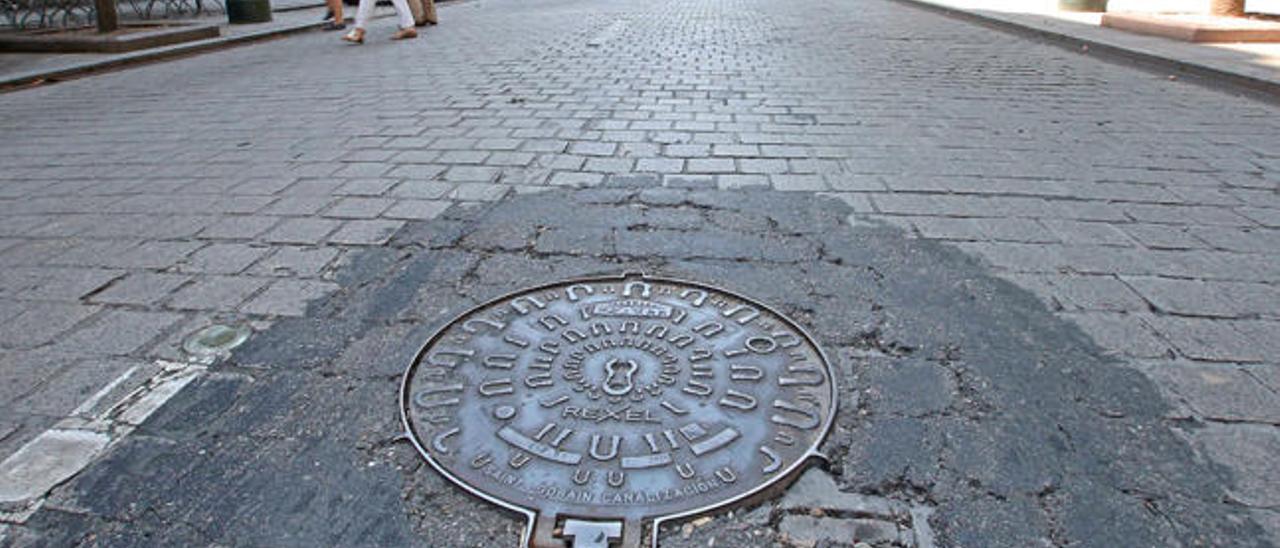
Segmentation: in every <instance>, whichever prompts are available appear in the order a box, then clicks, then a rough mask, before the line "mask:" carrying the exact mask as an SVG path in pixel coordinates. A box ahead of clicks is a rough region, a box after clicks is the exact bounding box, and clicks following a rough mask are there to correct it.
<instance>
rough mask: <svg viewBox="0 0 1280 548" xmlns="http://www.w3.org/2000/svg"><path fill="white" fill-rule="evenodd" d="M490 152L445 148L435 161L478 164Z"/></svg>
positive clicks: (481, 162) (486, 157) (454, 163)
mask: <svg viewBox="0 0 1280 548" xmlns="http://www.w3.org/2000/svg"><path fill="white" fill-rule="evenodd" d="M490 154H491V153H490V152H489V151H486V150H446V151H444V152H443V153H441V154H440V158H439V159H438V160H437V163H441V164H453V165H459V164H471V165H480V164H483V163H484V161H485V160H487V159H488V158H489V155H490Z"/></svg>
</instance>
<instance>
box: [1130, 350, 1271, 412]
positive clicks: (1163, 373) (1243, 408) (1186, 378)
mask: <svg viewBox="0 0 1280 548" xmlns="http://www.w3.org/2000/svg"><path fill="white" fill-rule="evenodd" d="M1259 367H1261V366H1259ZM1143 372H1145V373H1146V374H1147V375H1148V376H1150V377H1151V378H1152V379H1154V380H1156V381H1157V386H1160V387H1162V388H1164V389H1165V391H1166V393H1169V394H1171V395H1173V396H1174V398H1176V399H1181V400H1183V402H1185V403H1186V404H1187V405H1188V406H1189V407H1190V408H1191V409H1192V410H1194V411H1195V412H1196V413H1197V414H1198V416H1199V418H1202V419H1211V420H1217V421H1232V422H1240V421H1248V422H1265V423H1272V424H1277V423H1280V394H1277V393H1276V392H1273V391H1272V390H1270V389H1269V388H1268V387H1266V386H1265V385H1263V384H1262V383H1261V382H1259V381H1258V380H1257V379H1256V378H1254V377H1253V376H1251V375H1249V374H1248V373H1247V372H1246V370H1245V369H1244V368H1241V367H1234V366H1229V365H1224V364H1209V365H1203V364H1196V363H1187V362H1172V363H1157V364H1152V365H1150V366H1148V367H1144V368H1143Z"/></svg>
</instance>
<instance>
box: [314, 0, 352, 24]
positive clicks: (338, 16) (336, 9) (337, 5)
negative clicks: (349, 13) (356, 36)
mask: <svg viewBox="0 0 1280 548" xmlns="http://www.w3.org/2000/svg"><path fill="white" fill-rule="evenodd" d="M325 3H326V4H329V13H326V14H325V15H324V20H325V21H327V22H326V23H325V24H324V26H323V27H320V28H321V29H323V30H342V29H345V28H347V18H346V17H345V16H343V14H342V0H326V2H325Z"/></svg>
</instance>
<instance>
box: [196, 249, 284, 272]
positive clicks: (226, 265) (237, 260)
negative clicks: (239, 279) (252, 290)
mask: <svg viewBox="0 0 1280 548" xmlns="http://www.w3.org/2000/svg"><path fill="white" fill-rule="evenodd" d="M270 251H271V249H270V248H268V247H266V246H263V245H251V244H241V243H215V244H210V245H209V246H208V247H205V248H202V249H200V250H199V251H196V252H195V253H192V254H191V256H189V257H187V258H186V259H185V260H183V261H182V263H180V264H179V265H178V270H179V271H181V272H187V273H202V274H239V273H241V272H244V271H245V269H247V268H249V265H252V264H253V263H254V262H256V261H258V259H261V258H262V257H264V256H266V255H267V253H269V252H270Z"/></svg>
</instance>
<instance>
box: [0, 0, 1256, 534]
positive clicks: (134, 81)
mask: <svg viewBox="0 0 1280 548" xmlns="http://www.w3.org/2000/svg"><path fill="white" fill-rule="evenodd" d="M441 19H442V24H441V25H440V26H438V27H432V28H430V29H428V30H427V31H426V32H424V34H423V37H422V38H421V39H419V40H416V41H411V42H407V43H391V42H387V41H385V40H383V38H384V37H383V36H381V35H380V34H379V33H380V32H382V31H386V32H385V34H389V32H390V30H391V25H390V23H388V22H387V21H386V20H378V21H377V22H376V24H375V26H374V28H373V29H371V32H370V41H369V43H368V44H366V45H365V46H363V47H344V46H343V45H342V44H338V43H336V37H334V36H332V35H328V34H315V35H305V36H299V37H294V38H289V39H287V40H280V41H274V42H268V43H264V44H258V45H252V46H246V47H241V48H236V49H231V50H226V51H221V52H217V53H212V54H208V55H203V56H199V57H193V58H188V59H182V60H177V61H173V62H169V63H164V64H157V65H151V66H146V67H140V68H136V69H131V70H128V71H123V72H117V73H111V74H104V75H99V76H94V77H91V78H86V79H82V80H76V81H71V82H65V83H60V84H57V85H53V86H47V87H38V88H33V89H28V90H23V91H19V92H14V93H10V94H6V95H5V96H4V104H5V106H4V108H3V109H0V131H3V133H4V135H6V136H7V137H9V139H7V140H6V142H7V143H9V144H8V145H7V146H6V147H5V149H4V150H2V151H0V161H2V162H3V165H4V166H5V168H4V170H3V171H0V378H2V379H3V383H0V387H2V388H0V406H2V408H3V409H4V410H5V411H6V413H5V415H4V417H3V418H0V455H3V456H9V455H11V454H13V453H14V452H15V451H16V450H17V449H18V448H19V447H21V446H23V445H24V444H26V443H28V442H29V441H30V440H32V439H33V438H35V437H36V436H37V435H38V434H40V432H42V431H44V430H45V429H47V428H49V427H51V426H53V425H54V424H55V423H57V421H59V420H62V419H64V418H66V417H68V416H70V415H72V414H74V413H77V412H78V411H77V407H79V406H80V405H81V402H83V401H84V400H85V399H86V398H88V397H89V396H90V395H92V394H94V393H96V392H98V391H99V390H100V389H102V388H103V387H104V386H106V385H107V384H108V383H110V382H112V381H113V379H116V378H118V377H119V376H120V375H121V374H122V373H123V372H126V371H131V370H134V369H132V368H135V367H141V368H145V367H154V366H155V365H154V364H155V363H157V361H175V362H182V361H186V360H189V359H190V357H189V356H187V355H185V354H184V353H183V352H182V351H181V348H180V347H181V342H182V341H183V340H184V339H185V338H186V337H187V336H189V335H190V334H191V333H192V332H194V331H196V330H198V329H199V328H201V327H204V326H206V325H209V324H211V323H234V322H246V323H248V324H250V325H252V326H253V327H254V329H255V333H254V334H253V336H252V337H250V339H249V341H248V342H247V343H246V344H245V345H244V346H242V347H240V348H238V349H237V350H235V352H234V353H233V354H232V355H231V356H230V357H229V358H228V359H226V360H224V361H221V362H219V363H217V364H215V365H213V366H212V367H210V369H209V370H208V372H207V373H205V374H204V375H203V376H201V377H200V378H199V379H197V380H196V381H194V382H193V383H192V384H191V385H189V386H188V387H187V388H185V389H184V390H183V391H182V392H180V393H179V394H178V395H177V396H175V397H174V398H173V399H171V400H169V402H168V403H167V404H166V405H165V406H163V407H161V408H160V409H159V411H157V412H156V413H155V414H154V415H152V416H151V417H150V418H148V419H147V420H146V421H144V422H143V423H142V424H141V425H140V426H139V427H138V428H137V429H136V431H134V432H132V433H131V434H129V435H128V436H125V437H123V438H121V439H120V440H119V441H118V443H115V444H114V445H112V446H111V447H110V448H109V450H108V451H106V453H105V454H104V455H102V456H101V457H100V458H99V459H98V460H97V461H96V462H94V463H93V464H91V465H90V466H89V467H88V468H87V469H85V470H84V471H83V472H81V473H80V474H78V475H77V476H75V477H74V478H72V479H70V480H69V481H66V482H64V483H62V484H61V485H59V486H58V487H56V488H55V489H53V490H52V492H51V493H50V494H49V495H48V497H47V500H45V501H44V503H43V506H42V507H41V508H40V509H39V510H38V511H36V512H35V513H34V514H33V515H30V516H29V517H18V516H14V515H9V514H4V515H3V516H0V519H3V520H5V522H6V524H5V525H3V526H2V527H0V539H3V543H4V544H7V545H18V546H27V545H156V544H205V545H210V544H218V545H271V546H289V545H316V544H321V545H381V546H385V545H459V546H462V545H468V546H492V545H512V544H515V543H516V541H517V540H518V539H519V534H520V531H521V529H522V526H523V524H522V523H520V521H519V520H518V519H517V518H516V516H512V515H509V514H506V513H502V512H499V511H497V510H496V509H494V508H492V507H490V506H488V505H486V504H483V503H481V502H480V501H477V500H475V499H473V498H471V497H469V496H466V495H465V494H464V493H463V492H461V491H460V490H458V489H456V488H454V487H453V486H451V485H450V484H448V483H447V482H446V481H445V480H443V479H442V478H441V477H439V476H438V475H436V474H435V473H434V472H433V471H431V470H430V469H429V468H428V467H427V466H425V464H424V463H423V462H422V460H421V458H420V457H419V456H418V455H417V454H416V453H415V452H414V451H413V449H412V447H411V446H409V445H408V444H406V443H405V442H404V441H402V440H399V439H398V436H399V434H400V430H401V426H400V424H399V420H398V415H397V412H398V408H397V393H396V391H397V389H398V386H399V384H398V383H399V377H400V375H401V374H402V373H403V371H404V368H405V367H406V366H407V365H408V364H409V361H410V360H411V359H412V357H413V355H414V353H416V351H417V350H418V349H419V347H420V346H421V344H422V343H423V342H425V341H426V339H427V338H428V337H429V336H430V334H431V333H432V332H433V331H434V330H435V329H436V328H438V327H440V326H441V325H443V323H444V322H447V321H448V320H449V319H450V318H452V317H454V316H455V315H457V314H459V313H461V312H462V311H464V310H466V309H467V308H468V307H470V306H472V305H474V304H478V303H480V302H483V301H485V300H487V299H489V298H492V297H494V296H497V295H501V294H504V293H507V292H509V291H512V290H514V289H517V288H519V287H523V286H526V285H533V284H539V283H547V282H553V281H557V280H560V279H563V278H566V277H570V276H578V275H587V274H616V273H621V272H625V271H645V272H648V273H652V274H661V275H669V276H675V277H684V278H689V279H695V280H698V281H702V282H706V283H712V284H717V285H720V286H724V287H726V288H729V289H731V290H734V291H737V292H739V293H742V294H745V295H748V296H751V297H753V298H755V299H758V300H760V301H762V302H765V303H767V304H769V305H771V306H775V307H777V308H778V309H780V310H781V311H782V312H784V313H786V314H787V315H789V316H790V317H791V318H793V319H795V320H796V321H797V322H799V323H800V324H802V325H804V326H805V327H806V328H807V329H809V330H810V331H811V332H812V333H813V334H814V335H815V338H816V339H817V341H818V343H819V344H821V345H822V346H823V347H824V348H825V349H826V350H827V352H828V354H829V355H830V356H831V357H832V359H833V361H834V362H835V363H834V364H833V365H834V366H835V367H836V368H837V372H838V373H839V382H840V386H841V392H840V394H841V402H840V405H841V407H840V415H839V416H838V419H837V423H836V427H835V429H834V430H833V432H832V435H831V436H830V439H829V440H828V441H827V443H826V445H825V447H824V450H825V451H826V453H827V454H828V455H830V457H831V458H830V460H829V461H827V462H825V463H818V464H816V466H815V468H814V470H813V471H811V472H810V473H808V474H807V475H806V476H805V477H804V479H802V480H801V481H800V483H798V484H797V489H801V488H803V489H802V491H803V492H800V491H797V489H793V491H792V492H790V493H788V494H787V495H786V496H785V497H775V498H770V499H767V500H759V501H755V502H753V504H751V505H749V506H746V507H743V508H738V509H735V510H734V511H733V512H732V513H721V514H718V515H716V516H714V517H713V518H712V519H711V520H709V521H698V522H696V525H695V524H694V523H687V524H676V525H675V526H673V527H671V528H668V529H666V530H664V531H661V532H660V538H661V542H662V545H663V546H707V545H713V544H714V545H729V546H736V545H760V544H768V543H779V544H794V545H845V544H852V543H853V541H854V540H855V539H857V540H859V541H863V542H867V543H869V544H872V545H878V546H932V545H938V546H1029V545H1030V546H1038V545H1047V546H1067V545H1082V546H1222V545H1231V546H1254V545H1256V546H1269V545H1275V544H1276V543H1277V542H1280V513H1278V512H1280V480H1278V479H1277V478H1280V468H1278V467H1277V466H1278V465H1277V464H1276V461H1275V459H1274V458H1272V455H1274V454H1275V452H1276V451H1277V450H1280V430H1277V425H1280V375H1278V374H1277V371H1280V370H1278V369H1276V363H1277V361H1276V359H1275V358H1274V356H1275V355H1276V351H1277V350H1280V343H1277V341H1280V337H1278V336H1277V333H1280V330H1277V329H1276V325H1277V324H1276V320H1277V313H1276V310H1280V288H1277V286H1276V280H1277V279H1280V260H1278V259H1277V257H1276V254H1277V249H1280V248H1278V247H1277V242H1278V238H1280V230H1278V229H1280V194H1278V193H1277V185H1278V184H1280V147H1278V145H1277V142H1276V140H1275V139H1274V135H1276V134H1277V133H1278V132H1280V131H1278V130H1280V116H1277V114H1278V112H1277V108H1276V107H1275V106H1274V105H1269V104H1266V103H1261V102H1257V101H1254V100H1252V99H1249V98H1245V97H1238V96H1234V95H1232V94H1231V93H1229V92H1225V91H1220V90H1214V89H1210V88H1206V87H1201V86H1198V85H1194V84H1191V83H1187V82H1182V81H1171V80H1169V79H1167V78H1166V77H1165V75H1160V74H1152V73H1148V72H1143V71H1140V70H1137V69H1134V68H1131V67H1127V66H1123V65H1119V64H1112V63H1109V62H1106V61H1105V60H1099V59H1095V58H1092V57H1090V56H1087V55H1081V54H1079V53H1078V52H1069V51H1064V50H1061V49H1058V48H1055V47H1052V46H1049V45H1044V44H1039V43H1036V42H1033V41H1029V40H1027V39H1025V38H1021V37H1015V36H1011V35H1005V34H1001V33H999V32H996V31H993V30H991V29H987V28H983V27H978V26H973V25H970V24H967V23H964V22H960V21H956V20H952V19H948V18H946V17H943V16H940V15H938V14H935V13H931V12H927V11H921V10H916V9H913V8H910V7H908V6H905V5H901V4H897V3H893V2H888V1H885V0H856V1H852V0H801V1H797V2H787V3H780V2H765V1H760V0H692V1H683V2H681V1H675V0H657V1H649V2H640V1H637V0H619V1H613V2H591V1H586V0H533V1H524V2H516V1H514V0H477V1H470V2H462V3H453V4H446V5H444V6H442V8H441ZM499 37H500V39H499ZM335 62H336V63H337V64H338V66H340V67H341V72H340V73H337V74H335V73H332V72H326V67H331V66H333V65H334V63H335ZM104 97H107V98H110V101H109V105H108V106H106V107H104V106H103V104H102V101H103V98H104ZM815 493H816V495H813V494H815ZM808 495H813V496H809V498H804V496H808ZM0 510H5V509H3V508H0Z"/></svg>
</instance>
